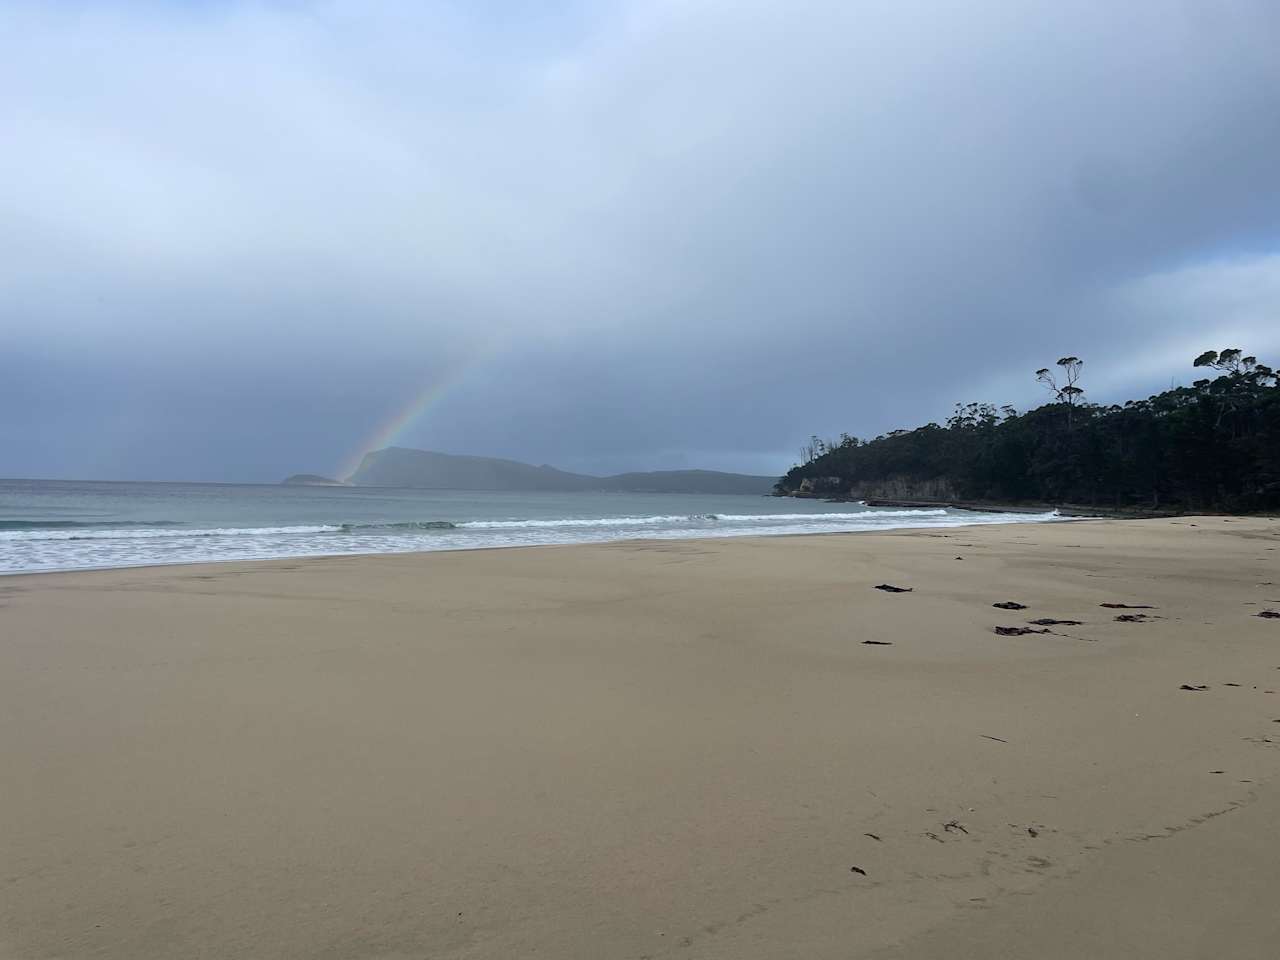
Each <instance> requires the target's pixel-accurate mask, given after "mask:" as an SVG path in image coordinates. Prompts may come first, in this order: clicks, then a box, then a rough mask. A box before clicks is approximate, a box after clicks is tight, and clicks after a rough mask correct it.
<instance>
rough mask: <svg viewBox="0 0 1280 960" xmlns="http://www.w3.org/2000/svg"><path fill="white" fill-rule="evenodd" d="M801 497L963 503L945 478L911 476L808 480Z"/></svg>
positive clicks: (803, 484) (805, 481)
mask: <svg viewBox="0 0 1280 960" xmlns="http://www.w3.org/2000/svg"><path fill="white" fill-rule="evenodd" d="M791 495H792V496H798V497H829V498H833V499H840V500H920V501H931V502H948V501H952V500H959V499H960V494H959V492H958V491H957V490H956V488H955V487H954V486H953V485H952V483H951V481H949V480H948V479H946V478H945V477H935V478H932V479H928V480H917V479H912V478H911V477H888V478H886V479H884V480H871V481H855V482H854V483H852V484H847V483H845V482H844V481H843V480H841V479H840V478H839V477H808V478H806V479H805V480H803V481H801V483H800V487H799V489H797V490H795V491H793V492H791Z"/></svg>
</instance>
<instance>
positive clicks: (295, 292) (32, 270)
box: [0, 0, 1280, 479]
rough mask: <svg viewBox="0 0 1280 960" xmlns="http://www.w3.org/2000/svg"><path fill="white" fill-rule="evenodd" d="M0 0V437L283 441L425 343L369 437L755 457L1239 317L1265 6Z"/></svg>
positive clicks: (335, 427) (216, 468)
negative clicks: (425, 406) (531, 8)
mask: <svg viewBox="0 0 1280 960" xmlns="http://www.w3.org/2000/svg"><path fill="white" fill-rule="evenodd" d="M0 17H3V18H4V21H5V24H6V25H7V26H8V28H9V29H5V30H0V36H3V37H6V38H8V39H6V40H0V54H2V55H0V116H4V117H7V118H8V119H6V120H4V121H0V122H2V123H3V124H4V125H5V126H6V127H7V128H8V129H7V130H6V131H5V132H4V139H5V140H6V142H11V143H16V144H18V149H16V150H10V151H5V152H4V153H2V154H0V209H2V210H4V211H5V214H4V216H3V219H0V252H3V254H4V256H5V259H6V262H7V264H8V269H7V270H6V271H4V275H3V276H0V333H2V339H0V346H5V349H6V353H5V360H4V362H5V363H6V365H7V366H9V367H10V369H9V370H7V371H6V372H5V373H6V375H5V378H4V382H3V383H0V400H2V401H4V402H5V407H6V408H7V410H8V412H7V413H5V414H3V415H0V417H3V419H0V423H3V424H4V425H5V427H6V434H7V435H8V436H9V437H13V438H16V439H14V440H12V441H11V442H6V444H5V445H4V449H3V450H0V474H10V475H14V474H17V475H32V474H40V473H57V474H59V475H66V476H83V475H86V474H92V475H100V476H122V475H128V476H143V475H155V476H160V475H165V476H168V475H173V473H174V471H175V470H176V469H177V468H178V465H179V464H182V463H186V464H189V465H191V468H192V469H199V470H200V471H201V472H202V474H203V475H207V476H209V477H210V478H217V479H233V478H236V477H243V478H245V479H274V478H275V477H276V475H278V474H281V473H287V472H292V471H293V470H295V469H297V470H302V469H307V470H317V471H320V472H324V471H325V470H331V469H334V468H335V466H336V465H337V464H338V463H340V462H341V461H342V460H344V459H346V458H347V457H348V455H349V452H350V449H351V448H352V446H353V445H357V444H358V443H359V441H360V440H361V439H362V438H363V437H365V436H367V435H369V434H370V433H371V432H372V431H373V429H374V427H375V426H376V425H377V424H378V423H380V422H383V421H385V420H386V419H387V418H388V417H389V416H390V415H391V413H392V412H393V411H394V410H395V409H396V408H397V407H399V406H402V405H403V404H404V402H405V398H406V397H408V396H411V395H412V394H413V393H414V392H415V390H416V389H417V388H418V387H419V385H421V384H423V383H429V382H430V381H431V379H432V378H433V377H436V376H439V375H442V374H443V373H444V372H446V371H454V370H456V369H458V368H459V367H460V366H461V367H468V372H467V373H466V374H465V375H463V376H461V377H459V378H458V382H457V385H456V386H455V387H453V388H452V389H450V390H449V391H448V392H447V394H445V395H444V396H443V398H442V399H441V400H440V401H439V403H438V404H437V405H436V406H435V407H433V410H432V413H431V415H429V416H427V417H425V418H423V420H422V421H421V422H420V423H419V424H418V425H417V426H416V427H415V428H414V429H412V430H411V431H409V432H407V433H406V434H405V435H404V436H403V437H402V438H401V439H402V442H405V443H420V444H422V445H426V446H436V447H439V448H441V449H448V450H453V451H456V452H474V453H487V454H495V455H509V456H517V457H521V458H527V459H533V460H538V461H551V462H555V463H558V464H562V465H564V466H566V467H571V468H575V469H588V470H589V469H619V470H620V469H628V468H632V467H643V466H658V465H668V466H676V465H685V464H690V465H702V466H711V467H722V468H728V469H734V468H739V469H750V470H768V469H772V470H778V471H780V470H782V469H784V468H785V467H786V466H787V463H788V459H789V458H790V457H791V456H792V451H793V450H794V449H795V448H796V447H797V446H798V443H799V441H800V440H801V439H802V438H803V437H804V436H807V435H808V434H809V433H810V432H813V431H816V432H819V433H823V434H834V433H838V432H839V431H840V430H849V431H850V432H854V433H859V434H862V435H869V434H874V433H876V432H878V431H881V430H884V429H888V428H891V427H895V426H899V425H910V424H913V423H915V422H919V421H920V420H923V419H929V418H936V417H939V416H943V415H945V413H946V412H947V410H948V408H949V407H950V405H951V403H952V402H954V401H957V400H970V399H980V398H981V399H988V398H989V399H993V400H996V401H1000V402H1004V401H1009V402H1016V403H1019V404H1025V403H1029V402H1035V401H1037V400H1038V399H1039V396H1038V394H1037V392H1036V388H1035V385H1034V383H1033V382H1031V378H1030V376H1029V374H1028V371H1030V370H1033V369H1034V368H1035V367H1037V366H1039V365H1041V364H1042V363H1044V362H1046V361H1047V360H1051V359H1052V358H1053V357H1056V356H1058V355H1060V354H1061V353H1064V352H1073V353H1078V354H1080V355H1082V356H1085V357H1086V358H1087V359H1088V360H1089V362H1090V369H1091V371H1092V372H1093V375H1094V376H1095V383H1096V385H1097V386H1096V388H1095V389H1096V391H1097V393H1098V394H1099V396H1098V398H1099V399H1111V398H1115V397H1123V396H1125V395H1127V394H1129V393H1130V392H1132V391H1137V390H1141V389H1153V388H1156V387H1159V386H1167V381H1168V378H1169V377H1170V376H1174V375H1176V374H1177V373H1178V371H1179V370H1180V369H1181V368H1182V367H1183V366H1185V363H1184V362H1183V361H1182V360H1180V359H1179V356H1178V354H1177V351H1178V350H1181V349H1182V348H1183V346H1184V345H1188V346H1192V345H1194V348H1195V349H1193V350H1192V351H1191V352H1192V353H1194V352H1198V350H1199V349H1200V348H1202V347H1205V346H1215V345H1219V346H1220V345H1221V344H1219V343H1218V340H1219V339H1221V336H1225V335H1228V334H1229V335H1231V336H1235V337H1237V338H1240V339H1242V340H1247V341H1248V342H1244V343H1242V345H1244V346H1253V347H1254V348H1255V349H1258V350H1262V349H1263V348H1264V346H1265V344H1266V341H1267V337H1268V331H1269V330H1271V329H1272V327H1273V326H1274V318H1275V313H1276V307H1277V304H1276V302H1275V297H1276V290H1277V285H1276V283H1275V282H1274V278H1275V277H1276V276H1278V275H1280V265H1278V264H1277V261H1276V260H1275V258H1274V257H1272V256H1270V254H1271V253H1273V252H1274V249H1275V243H1276V241H1277V237H1276V235H1275V232H1274V224H1275V223H1277V222H1280V173H1277V172H1276V170H1275V169H1274V167H1275V164H1274V162H1273V158H1274V157H1275V156H1277V155H1280V60H1278V59H1277V58H1276V57H1275V56H1274V51H1275V49H1276V48H1277V43H1280V15H1278V14H1277V13H1276V8H1275V7H1274V5H1272V4H1270V3H1265V2H1245V0H1241V2H1224V3H1220V4H1190V3H1189V4H1185V5H1171V4H1169V3H1167V2H1163V0H1161V2H1156V0H1148V2H1136V3H1129V4H1123V5H1103V4H1096V5H1095V4H1082V5H1070V4H1058V3H1048V2H1045V3H1033V4H1027V3H1017V4H1014V3H963V4H961V3H951V4H947V3H944V4H937V3H928V4H924V3H920V4H911V3H905V4H904V3H861V4H853V3H834V2H833V3H797V4H786V5H779V4H767V3H763V2H745V3H736V4H712V3H706V4H687V3H675V2H658V3H655V2H645V3H640V2H636V3H617V4H613V5H607V6H605V5H580V6H575V5H565V6H563V7H561V8H557V9H556V11H555V12H554V14H550V13H548V14H545V15H538V16H534V15H533V14H530V13H528V12H525V13H524V14H522V15H521V16H520V17H519V18H513V17H512V15H511V14H510V11H509V9H499V8H498V7H486V6H477V5H467V4H458V5H456V6H448V5H440V6H435V5H433V6H430V7H427V6H425V5H416V4H397V3H389V4H364V3H359V4H357V3H354V2H345V3H344V2H333V3H317V4H267V3H248V2H228V3H219V4H211V5H202V6H199V7H195V8H174V7H161V6H158V5H154V4H143V3H123V2H122V3H115V4H98V5H93V6H92V7H89V6H85V7H79V8H77V7H70V6H67V7H62V6H60V7H57V8H53V7H49V6H47V5H37V4H33V3H28V4H23V3H11V4H9V5H8V6H7V7H6V8H5V9H4V10H3V11H2V12H0ZM1242 277H1248V278H1249V279H1250V283H1251V287H1250V290H1251V291H1252V292H1251V293H1250V295H1249V297H1250V299H1249V302H1250V304H1251V306H1250V307H1249V308H1248V310H1241V309H1239V307H1238V303H1237V302H1236V301H1237V300H1238V299H1239V296H1238V295H1237V294H1236V293H1235V291H1236V290H1237V287H1238V284H1239V283H1241V282H1243V281H1242ZM1278 346H1280V345H1278ZM468 356H480V357H482V358H483V359H482V360H481V361H479V362H477V363H474V364H471V365H469V366H468V363H467V361H466V359H465V358H466V357H468ZM174 371H180V372H178V373H175V372H174ZM55 384H56V387H55V386H54V385H55ZM54 392H56V393H57V399H56V402H53V401H52V400H51V399H49V398H50V397H51V394H52V393H54ZM38 396H43V397H45V398H46V401H41V402H39V403H37V402H35V401H34V400H33V399H32V398H33V397H38ZM15 405H16V406H15ZM15 410H17V411H18V412H16V413H15ZM59 411H60V412H59ZM184 424H187V425H189V429H188V430H187V432H186V433H184ZM37 438H38V439H37ZM197 438H198V439H197ZM157 451H163V452H157ZM770 465H771V466H770Z"/></svg>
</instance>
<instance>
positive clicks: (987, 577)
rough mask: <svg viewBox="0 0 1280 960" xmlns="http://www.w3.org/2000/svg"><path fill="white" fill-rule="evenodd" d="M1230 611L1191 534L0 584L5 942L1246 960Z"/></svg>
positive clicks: (142, 957)
mask: <svg viewBox="0 0 1280 960" xmlns="http://www.w3.org/2000/svg"><path fill="white" fill-rule="evenodd" d="M880 584H888V585H895V586H901V587H909V588H911V591H910V592H903V593H891V592H888V591H884V590H878V589H876V587H877V585H880ZM1004 601H1015V602H1017V603H1020V604H1024V605H1025V607H1026V609H1015V610H1008V609H999V608H995V607H993V604H995V603H998V602H1004ZM1102 604H1127V605H1131V608H1128V609H1126V608H1122V607H1106V606H1101V605H1102ZM1139 605H1140V606H1139ZM1268 609H1270V610H1277V611H1280V520H1277V519H1227V518H1221V517H1199V518H1196V517H1189V518H1181V519H1177V520H1144V521H1089V522H1079V523H1061V524H1040V525H1030V524H1027V525H1008V526H986V527H972V528H963V529H951V530H944V531H936V532H931V531H909V532H906V531H904V532H898V533H877V534H852V535H833V536H814V537H775V538H753V539H742V540H703V541H668V542H656V541H649V542H638V541H636V542H625V543H613V544H607V545H600V546H569V547H551V548H528V549H514V550H494V551H474V552H466V553H448V554H445V553H437V554H420V555H406V556H395V557H388V556H383V557H355V558H353V557H343V558H334V559H315V560H293V561H271V562H261V563H236V564H219V565H205V566H185V567H167V568H166V567H154V568H147V569H134V570H117V571H103V572H94V573H69V574H42V575H32V576H14V577H4V578H0V764H2V766H3V770H4V778H3V789H2V791H0V884H2V888H0V889H2V890H3V892H2V893H0V958H4V960H18V958H21V960H27V958H82V957H84V958H87V957H94V958H109V960H150V958H156V960H160V958H164V960H171V958H179V957H181V958H223V957H225V958H258V957H261V958H299V960H301V958H335V960H336V958H343V960H347V958H360V960H374V958H377V960H409V958H415V960H416V958H437V957H442V958H513V957H532V956H537V957H547V958H557V960H558V958H603V957H617V958H628V957H629V958H646V957H648V958H659V957H681V958H723V960H746V958H769V960H789V958H795V960H801V958H803V960H817V958H844V960H848V958H878V960H879V958H884V960H887V958H922V960H923V958H939V960H940V958H943V957H946V958H974V960H978V958H982V960H986V958H996V957H1011V958H1037V960H1051V958H1062V960H1066V958H1082V957H1090V958H1112V957H1114V958H1126V960H1132V958H1146V957H1151V958H1156V957H1159V958H1162V960H1170V958H1200V957H1221V958H1236V960H1240V958H1259V960H1261V958H1271V957H1274V956H1275V955H1276V949H1277V946H1276V945H1277V944H1278V943H1280V910H1278V909H1277V908H1276V904H1277V891H1278V890H1280V827H1278V826H1277V825H1278V824H1280V779H1277V775H1278V774H1280V619H1267V618H1263V617H1260V616H1258V614H1259V613H1260V612H1262V611H1264V610H1268ZM1118 617H1125V618H1132V619H1126V620H1117V618H1118ZM1041 618H1050V619H1055V620H1074V621H1080V623H1079V624H1078V625H1074V624H1055V625H1049V626H1047V627H1037V628H1036V629H1046V630H1048V631H1050V632H1048V633H1028V634H1023V635H1008V636H1006V635H999V634H997V633H996V632H995V631H994V628H996V627H1026V626H1029V624H1028V621H1029V620H1035V619H1041ZM1185 687H1192V688H1194V689H1186V688H1185Z"/></svg>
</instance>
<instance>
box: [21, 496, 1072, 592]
mask: <svg viewBox="0 0 1280 960" xmlns="http://www.w3.org/2000/svg"><path fill="white" fill-rule="evenodd" d="M1051 519H1054V514H1048V513H1040V514H1026V513H975V512H971V511H964V510H951V509H945V510H944V509H902V508H880V507H867V506H864V505H861V504H851V503H824V502H821V501H815V500H793V499H782V498H776V497H765V496H734V495H727V496H719V495H708V494H688V495H686V494H671V493H655V494H639V493H497V492H495V493H477V492H470V491H451V490H411V489H391V488H382V487H301V486H269V485H255V484H214V483H108V482H75V481H58V480H0V573H22V572H30V571H41V570H83V569H91V568H106V567H129V566H141V565H147V564H165V563H204V562H209V561H220V560H260V559H270V558H279V557H309V556H326V555H337V554H362V553H409V552H414V551H422V550H472V549H480V548H485V547H519V546H532V545H535V544H561V543H599V542H603V541H608V540H627V539H638V538H646V539H685V538H691V537H738V536H760V535H769V534H797V533H838V532H842V531H858V530H888V529H893V528H898V527H957V526H967V525H970V524H983V523H1013V522H1037V521H1045V520H1051Z"/></svg>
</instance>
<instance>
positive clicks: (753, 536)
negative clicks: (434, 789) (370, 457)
mask: <svg viewBox="0 0 1280 960" xmlns="http://www.w3.org/2000/svg"><path fill="white" fill-rule="evenodd" d="M851 502H852V501H851ZM894 505H900V504H894ZM954 509H957V510H962V509H965V508H963V507H956V508H954ZM974 512H989V513H1006V512H1008V513H1020V512H1021V513H1028V514H1032V513H1043V512H1045V511H1032V510H1025V511H1016V510H1009V511H1004V510H990V511H977V510H975V511H974ZM1103 519H1114V520H1131V519H1149V518H1143V517H1089V516H1063V517H1061V518H1058V519H1054V520H1045V521H1041V522H1043V523H1074V522H1076V521H1079V520H1103ZM1026 522H1027V521H1017V520H1011V521H1009V522H1007V523H972V524H960V525H957V526H951V527H945V526H944V527H885V528H881V529H875V530H815V531H806V532H802V533H744V534H722V535H720V536H696V537H622V538H619V539H616V540H581V541H573V542H569V543H504V544H495V545H493V546H474V547H442V548H440V549H436V550H400V551H369V552H364V551H361V552H353V553H307V554H297V555H289V556H282V557H248V558H230V559H226V560H174V561H173V562H171V563H139V564H127V565H122V566H113V567H64V568H60V569H56V570H0V582H2V581H3V580H4V578H6V577H30V576H42V575H45V574H48V575H54V574H57V575H63V574H76V573H106V572H110V571H113V570H151V569H162V570H163V569H170V568H174V567H198V566H222V565H223V564H228V563H273V562H278V563H285V562H290V563H292V562H298V561H304V560H333V559H341V558H350V557H416V556H424V555H431V554H437V553H441V554H459V553H475V552H477V551H481V552H483V551H490V550H534V549H539V548H549V547H598V546H607V545H608V544H612V543H696V542H702V541H719V540H773V539H784V538H791V537H843V536H854V535H857V534H877V533H885V534H888V533H896V532H900V531H906V532H911V531H921V532H928V531H938V530H966V529H969V528H970V527H979V526H985V527H1002V526H1020V525H1021V524H1022V523H1026Z"/></svg>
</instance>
